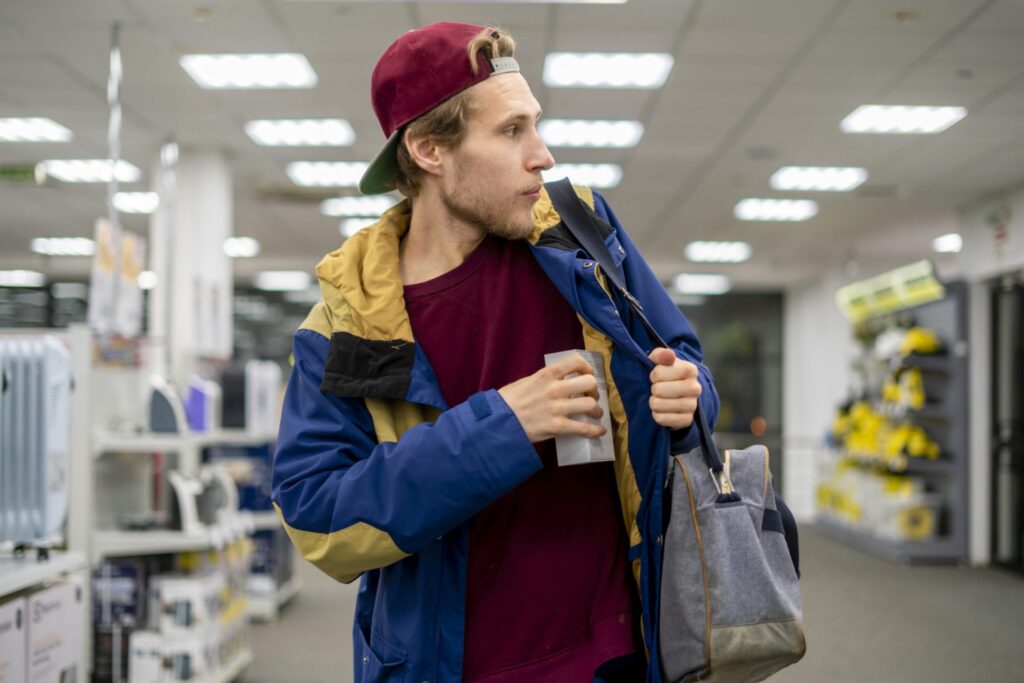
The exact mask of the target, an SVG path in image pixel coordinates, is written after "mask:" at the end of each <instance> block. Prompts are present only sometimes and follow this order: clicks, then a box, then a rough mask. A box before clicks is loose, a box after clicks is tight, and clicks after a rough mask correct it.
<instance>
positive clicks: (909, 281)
mask: <svg viewBox="0 0 1024 683" xmlns="http://www.w3.org/2000/svg"><path fill="white" fill-rule="evenodd" d="M944 296H946V288H945V287H943V286H942V283H941V282H939V280H938V278H937V277H935V267H934V266H933V265H932V263H931V261H918V262H917V263H912V264H910V265H909V266H903V267H902V268H897V269H896V270H892V271H889V272H888V273H882V274H881V275H877V276H875V277H873V278H871V279H869V280H864V281H862V282H855V283H853V284H851V285H847V286H846V287H843V288H842V289H840V290H839V291H838V292H836V305H838V306H839V310H840V311H842V313H843V315H844V316H846V318H847V320H849V321H850V322H851V323H853V324H857V323H860V322H863V321H864V320H867V319H868V318H872V317H874V316H876V315H883V314H885V313H892V312H894V311H900V310H903V309H905V308H911V307H913V306H920V305H921V304H925V303H928V302H930V301H938V300H939V299H942V298H943V297H944Z"/></svg>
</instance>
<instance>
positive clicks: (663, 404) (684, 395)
mask: <svg viewBox="0 0 1024 683" xmlns="http://www.w3.org/2000/svg"><path fill="white" fill-rule="evenodd" d="M649 358H650V359H651V360H653V361H654V362H655V363H656V365H655V366H654V369H653V370H651V400H650V404H651V413H652V414H653V415H654V421H655V422H657V423H658V424H660V425H661V426H662V427H668V428H669V429H682V428H683V427H689V426H690V425H692V424H693V414H694V413H695V412H696V411H697V399H699V398H700V394H701V391H702V389H701V386H700V382H699V381H697V377H698V372H697V366H696V365H694V364H693V363H689V362H687V361H685V360H682V359H681V358H679V357H678V356H676V354H675V353H674V352H673V351H672V349H666V348H664V347H662V348H657V349H654V350H653V351H651V354H650V356H649Z"/></svg>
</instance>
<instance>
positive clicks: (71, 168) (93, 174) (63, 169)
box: [36, 159, 142, 183]
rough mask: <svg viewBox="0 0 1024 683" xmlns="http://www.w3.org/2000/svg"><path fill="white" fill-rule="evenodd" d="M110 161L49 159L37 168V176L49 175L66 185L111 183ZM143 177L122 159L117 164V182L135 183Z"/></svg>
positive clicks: (140, 172)
mask: <svg viewBox="0 0 1024 683" xmlns="http://www.w3.org/2000/svg"><path fill="white" fill-rule="evenodd" d="M111 166H112V164H111V163H110V159H49V160H47V161H44V162H42V163H40V164H39V165H38V166H36V175H37V176H38V175H48V176H50V177H51V178H56V179H57V180H60V181H61V182H64V183H109V182H110V181H111V179H112V176H113V175H114V174H113V173H111V170H110V169H111ZM141 177H142V171H140V170H139V169H138V168H137V167H135V166H133V165H132V164H129V163H128V162H127V161H125V160H123V159H120V160H118V162H117V181H118V182H120V183H134V182H135V181H137V180H138V179H139V178H141Z"/></svg>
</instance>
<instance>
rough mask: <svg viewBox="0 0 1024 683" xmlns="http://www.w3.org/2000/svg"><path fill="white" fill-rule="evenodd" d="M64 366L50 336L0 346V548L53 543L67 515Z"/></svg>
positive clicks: (67, 367) (67, 385)
mask: <svg viewBox="0 0 1024 683" xmlns="http://www.w3.org/2000/svg"><path fill="white" fill-rule="evenodd" d="M71 384H72V383H71V361H70V356H69V354H68V351H67V349H65V348H64V346H63V345H62V344H61V343H60V342H59V341H58V340H57V339H56V338H55V337H52V336H43V337H10V338H6V339H0V542H10V543H13V544H14V545H15V546H23V547H24V546H44V547H45V546H47V545H52V544H54V543H55V542H59V540H60V537H61V532H62V529H63V527H64V520H65V518H66V517H67V512H68V489H69V473H68V468H69V463H70V454H69V450H68V449H69V434H68V432H69V429H70V400H71Z"/></svg>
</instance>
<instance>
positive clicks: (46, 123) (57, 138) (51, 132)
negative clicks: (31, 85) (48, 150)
mask: <svg viewBox="0 0 1024 683" xmlns="http://www.w3.org/2000/svg"><path fill="white" fill-rule="evenodd" d="M71 138H72V134H71V131H70V130H68V129H67V128H65V127H64V126H62V125H60V124H59V123H57V122H56V121H54V120H52V119H45V118H27V119H0V142H67V141H68V140H70V139H71Z"/></svg>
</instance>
